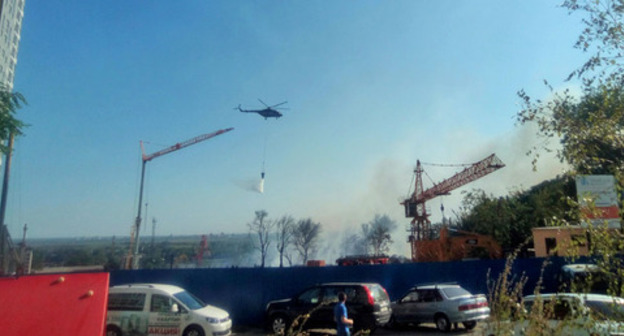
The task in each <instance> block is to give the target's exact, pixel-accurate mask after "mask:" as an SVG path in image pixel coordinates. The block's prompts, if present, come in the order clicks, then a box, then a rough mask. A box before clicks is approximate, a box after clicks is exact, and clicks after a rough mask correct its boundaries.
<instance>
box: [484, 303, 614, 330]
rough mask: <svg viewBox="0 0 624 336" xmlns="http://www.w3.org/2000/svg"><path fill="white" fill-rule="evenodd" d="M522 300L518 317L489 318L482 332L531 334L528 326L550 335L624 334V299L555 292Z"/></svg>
mask: <svg viewBox="0 0 624 336" xmlns="http://www.w3.org/2000/svg"><path fill="white" fill-rule="evenodd" d="M523 302H524V310H523V314H521V315H522V316H521V317H520V318H518V320H515V321H504V322H495V321H492V322H490V323H488V326H487V328H486V329H485V333H484V335H488V336H493V335H533V334H535V333H534V332H531V329H539V330H540V332H541V334H550V335H553V336H554V335H566V336H567V335H572V336H616V335H617V336H624V298H620V297H616V296H610V295H604V294H579V293H558V294H539V295H529V296H525V297H524V298H523ZM540 322H545V325H544V324H540Z"/></svg>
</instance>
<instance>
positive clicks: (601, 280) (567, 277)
mask: <svg viewBox="0 0 624 336" xmlns="http://www.w3.org/2000/svg"><path fill="white" fill-rule="evenodd" d="M559 287H560V289H561V290H563V291H565V292H584V293H595V294H607V290H608V289H609V279H608V277H607V275H606V274H605V273H604V272H603V271H602V270H601V269H600V268H599V267H598V265H596V264H568V265H563V267H561V273H560V274H559Z"/></svg>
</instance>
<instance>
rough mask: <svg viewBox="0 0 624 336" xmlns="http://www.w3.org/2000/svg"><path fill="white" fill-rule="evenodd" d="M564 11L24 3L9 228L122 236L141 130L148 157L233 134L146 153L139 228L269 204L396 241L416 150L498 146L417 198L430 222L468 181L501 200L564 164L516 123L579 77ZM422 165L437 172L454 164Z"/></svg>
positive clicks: (201, 222) (203, 225)
mask: <svg viewBox="0 0 624 336" xmlns="http://www.w3.org/2000/svg"><path fill="white" fill-rule="evenodd" d="M558 4H559V1H547V0H539V1H538V0H532V1H495V0H476V1H455V0H446V1H445V0H442V1H358V2H353V1H288V2H286V1H106V2H104V1H82V0H63V1H60V0H29V1H27V3H26V8H25V17H24V21H23V28H22V40H21V43H20V50H19V55H18V64H17V69H16V78H15V90H16V91H19V92H21V93H22V94H24V95H25V96H26V98H27V100H28V102H29V105H28V106H27V107H26V108H24V109H22V110H20V117H21V118H22V119H24V120H25V121H26V122H28V123H29V124H31V126H30V127H29V128H27V129H26V130H25V133H26V135H25V136H23V137H21V138H20V139H18V142H17V146H16V149H15V156H14V163H13V169H12V175H11V177H12V180H11V185H10V193H9V194H10V199H9V204H8V215H7V219H6V221H7V224H8V225H9V229H10V230H11V233H12V235H13V236H14V237H15V236H17V237H19V236H21V228H22V226H23V224H24V223H27V224H28V226H29V236H30V237H67V236H112V235H117V236H126V235H129V233H130V230H131V226H132V224H133V221H134V217H135V216H136V212H137V202H138V190H139V177H140V163H141V160H140V154H141V151H140V147H139V141H141V140H143V141H146V142H148V143H147V144H146V151H147V152H148V153H151V152H155V151H157V150H160V149H162V148H164V147H167V146H170V145H173V144H175V143H176V142H181V141H184V140H187V139H190V138H192V137H195V136H198V135H200V134H204V133H210V132H213V131H216V130H218V129H224V128H227V127H234V128H235V130H234V131H232V132H229V133H227V134H224V135H221V136H219V137H216V138H213V139H211V140H208V141H205V142H202V143H200V144H196V145H193V146H191V147H188V148H185V149H183V150H180V151H177V152H174V153H171V154H168V155H166V156H162V157H159V158H156V159H154V160H153V161H151V162H149V163H148V166H147V168H148V173H147V178H146V183H147V185H146V193H145V196H144V197H145V200H146V201H147V203H148V204H149V205H148V207H147V218H146V219H147V225H145V221H144V225H143V226H144V227H147V228H148V229H151V222H152V218H155V219H156V221H157V234H159V235H169V234H204V233H221V232H225V233H230V232H232V233H234V232H247V226H246V223H248V222H250V221H251V220H252V219H253V217H254V211H256V210H260V209H264V210H266V211H267V212H268V213H269V216H270V217H272V218H274V219H275V218H278V217H280V216H282V215H286V214H288V215H292V216H294V217H295V218H297V219H302V218H308V217H309V218H312V219H313V220H315V221H317V222H320V223H321V224H322V225H323V229H324V231H325V232H326V233H333V232H340V233H344V232H356V231H358V230H359V226H360V224H361V223H364V222H367V221H370V220H371V219H373V217H374V215H375V214H376V213H379V214H387V215H389V216H390V217H391V218H393V219H394V220H396V221H397V223H398V224H399V229H398V230H397V231H396V232H395V240H396V241H397V242H399V243H400V244H401V245H405V247H407V244H404V243H403V242H404V241H405V237H403V236H406V235H407V234H406V233H405V232H404V229H405V228H406V227H407V224H408V223H409V220H408V219H406V218H404V213H403V209H402V207H401V206H400V205H399V200H400V199H403V198H405V197H406V196H407V194H408V192H409V191H411V190H413V187H411V186H410V184H411V181H412V175H413V169H414V166H415V164H416V160H417V159H420V160H421V161H423V162H432V163H471V162H476V161H478V160H480V159H482V158H485V157H486V156H488V155H489V154H491V153H496V154H497V155H498V156H499V157H500V158H501V159H502V160H503V161H504V162H505V163H506V164H507V167H506V168H504V169H502V170H500V171H498V172H496V173H494V174H491V175H489V176H487V177H485V178H483V179H481V180H480V181H477V182H473V183H471V184H470V185H467V186H466V187H464V188H462V189H458V190H456V191H455V192H453V195H452V196H446V197H444V199H439V200H438V199H436V200H433V201H431V202H429V203H428V206H429V207H430V208H431V212H432V213H433V216H432V218H431V219H432V221H434V222H436V221H439V220H440V218H441V214H440V212H439V210H438V209H439V207H440V202H444V205H445V208H446V209H447V213H446V214H447V215H450V214H452V211H453V210H454V211H458V210H459V209H458V207H459V205H460V203H461V199H462V198H463V195H462V191H465V190H471V189H473V188H482V189H484V190H485V191H486V192H488V193H492V194H495V195H504V194H506V193H507V192H509V191H510V190H517V189H521V188H528V187H530V186H532V185H534V184H536V183H538V182H540V181H542V180H544V179H547V178H551V177H553V176H555V175H556V174H557V173H558V172H560V171H561V169H562V167H561V165H559V164H558V162H556V160H552V159H546V160H543V161H542V162H541V165H540V167H539V169H538V171H537V172H533V171H532V170H531V164H530V161H531V160H530V158H528V157H527V156H526V155H525V152H526V149H527V148H528V146H530V145H531V144H533V143H534V142H535V141H537V140H536V139H534V137H533V134H534V133H533V132H532V131H531V130H527V129H525V128H520V127H517V126H516V125H515V124H514V122H515V121H514V116H515V113H516V112H517V111H518V110H519V105H518V103H519V101H520V100H519V98H518V97H517V95H516V92H517V91H518V90H520V89H525V90H526V91H527V92H528V93H529V94H530V95H533V96H536V97H539V98H547V94H548V92H547V90H546V89H545V87H544V85H543V83H542V81H543V79H548V80H549V81H551V82H552V84H553V85H554V86H555V87H556V88H560V87H564V86H570V85H573V83H566V82H564V81H563V79H564V78H565V77H566V76H567V74H568V73H569V72H571V71H572V70H573V69H575V68H576V67H577V66H578V65H580V64H581V63H582V61H583V60H584V59H585V58H586V57H587V55H584V54H583V53H582V52H580V51H578V50H576V49H574V48H573V47H572V45H573V43H574V41H575V38H576V36H578V34H579V33H580V31H581V29H582V25H581V23H580V17H579V16H569V15H568V13H567V12H566V10H564V9H562V8H559V7H557V5H558ZM258 98H260V99H262V100H263V101H265V102H267V103H271V104H277V103H279V102H282V101H288V104H286V105H285V106H287V107H288V108H289V110H285V111H283V112H284V117H283V118H281V119H279V120H266V121H265V120H264V119H263V118H261V117H260V116H258V115H255V114H243V113H239V112H237V111H235V110H233V107H235V106H237V105H238V104H242V106H243V107H244V108H258V107H260V106H261V105H260V103H259V102H258V100H257V99H258ZM265 144H266V147H265ZM265 149H266V152H265ZM264 153H266V154H264ZM263 158H264V160H265V171H266V180H265V185H264V193H263V194H260V193H258V192H255V191H253V190H252V189H253V187H254V186H255V185H257V183H259V180H260V172H261V170H262V162H263ZM425 169H426V171H427V173H428V175H429V176H431V178H432V180H433V181H436V182H438V181H440V180H442V179H444V178H447V177H450V176H451V175H453V174H454V173H455V172H456V170H453V169H450V170H449V169H448V168H439V167H425ZM430 185H431V184H430V182H429V181H425V187H428V186H430ZM143 214H144V215H146V213H145V209H144V210H143ZM144 218H145V216H144ZM148 232H149V231H143V230H142V235H146V234H150V233H148Z"/></svg>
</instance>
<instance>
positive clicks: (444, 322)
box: [435, 314, 451, 332]
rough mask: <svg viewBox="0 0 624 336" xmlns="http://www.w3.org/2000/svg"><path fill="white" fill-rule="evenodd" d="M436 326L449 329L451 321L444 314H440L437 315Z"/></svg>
mask: <svg viewBox="0 0 624 336" xmlns="http://www.w3.org/2000/svg"><path fill="white" fill-rule="evenodd" d="M435 324H436V328H438V330H440V331H445V332H446V331H449V330H451V323H450V322H449V320H448V317H446V316H445V315H444V314H439V315H437V316H436V317H435Z"/></svg>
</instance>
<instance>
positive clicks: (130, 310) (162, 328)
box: [106, 284, 232, 336]
mask: <svg viewBox="0 0 624 336" xmlns="http://www.w3.org/2000/svg"><path fill="white" fill-rule="evenodd" d="M231 328H232V320H231V319H230V315H229V314H228V313H227V312H226V311H225V310H223V309H219V308H217V307H214V306H210V305H206V304H204V303H203V302H202V301H201V300H199V299H198V298H196V297H195V296H193V295H192V294H191V293H189V292H187V291H185V290H184V289H182V288H180V287H177V286H172V285H162V284H130V285H120V286H114V287H111V288H110V289H109V291H108V311H107V315H106V336H130V335H132V336H134V335H141V336H152V335H178V336H228V335H230V334H231Z"/></svg>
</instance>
